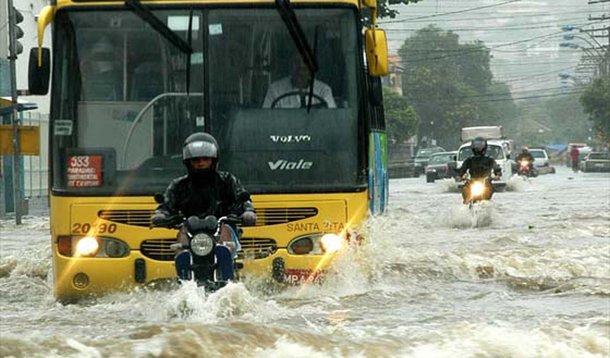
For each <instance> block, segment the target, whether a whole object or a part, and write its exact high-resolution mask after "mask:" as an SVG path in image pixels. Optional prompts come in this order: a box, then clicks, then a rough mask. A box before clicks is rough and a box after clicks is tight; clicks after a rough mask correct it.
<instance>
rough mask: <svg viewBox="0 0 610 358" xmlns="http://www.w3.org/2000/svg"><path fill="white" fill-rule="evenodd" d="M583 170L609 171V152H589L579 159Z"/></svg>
mask: <svg viewBox="0 0 610 358" xmlns="http://www.w3.org/2000/svg"><path fill="white" fill-rule="evenodd" d="M580 170H581V171H583V172H610V153H609V152H590V153H589V154H587V155H586V156H585V157H584V158H583V159H582V160H581V161H580Z"/></svg>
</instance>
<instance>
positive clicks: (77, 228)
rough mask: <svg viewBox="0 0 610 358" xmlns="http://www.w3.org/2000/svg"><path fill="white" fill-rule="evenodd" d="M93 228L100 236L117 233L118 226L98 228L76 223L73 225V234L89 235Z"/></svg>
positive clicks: (101, 225) (106, 225) (109, 225)
mask: <svg viewBox="0 0 610 358" xmlns="http://www.w3.org/2000/svg"><path fill="white" fill-rule="evenodd" d="M91 228H93V231H94V232H96V233H98V234H103V233H106V232H108V233H111V234H113V233H115V232H116V224H100V225H99V226H98V227H96V226H95V225H93V226H91V224H87V223H84V224H81V223H76V224H74V225H72V232H73V233H75V234H88V233H89V232H90V231H91Z"/></svg>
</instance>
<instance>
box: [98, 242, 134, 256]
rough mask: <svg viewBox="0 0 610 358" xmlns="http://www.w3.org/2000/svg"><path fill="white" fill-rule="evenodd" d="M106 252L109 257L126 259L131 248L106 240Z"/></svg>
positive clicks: (122, 243) (121, 243)
mask: <svg viewBox="0 0 610 358" xmlns="http://www.w3.org/2000/svg"><path fill="white" fill-rule="evenodd" d="M104 251H105V252H106V255H108V257H125V256H127V254H128V253H129V246H127V245H126V244H125V243H124V242H121V241H118V240H106V241H105V245H104Z"/></svg>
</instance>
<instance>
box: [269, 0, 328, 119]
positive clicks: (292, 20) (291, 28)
mask: <svg viewBox="0 0 610 358" xmlns="http://www.w3.org/2000/svg"><path fill="white" fill-rule="evenodd" d="M275 7H276V9H277V12H278V13H279V14H280V17H281V18H282V21H284V24H285V25H286V28H287V29H288V32H289V33H290V37H292V41H294V44H295V46H296V47H297V50H298V51H299V54H300V55H301V58H302V59H303V62H304V63H305V65H306V66H307V69H309V74H310V77H311V83H310V85H309V99H308V105H307V111H308V112H309V109H310V108H311V99H312V97H313V84H314V77H315V74H316V72H318V62H317V61H316V56H315V52H314V51H313V50H312V49H311V46H309V43H308V42H307V37H306V36H305V32H303V28H302V27H301V24H300V23H299V20H298V19H297V16H296V14H295V13H294V10H292V7H291V6H290V0H275ZM317 36H318V31H317V28H316V36H315V37H316V40H314V41H315V42H317Z"/></svg>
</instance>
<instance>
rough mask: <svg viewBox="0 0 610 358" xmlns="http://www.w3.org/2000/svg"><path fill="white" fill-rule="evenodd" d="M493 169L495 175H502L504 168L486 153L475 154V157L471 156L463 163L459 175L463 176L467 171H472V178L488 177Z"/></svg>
mask: <svg viewBox="0 0 610 358" xmlns="http://www.w3.org/2000/svg"><path fill="white" fill-rule="evenodd" d="M492 170H493V172H494V175H501V174H502V169H501V168H500V166H499V165H498V163H496V161H495V160H494V159H493V158H491V157H488V156H486V155H480V156H478V155H475V156H474V157H470V158H468V159H466V160H465V161H464V163H462V166H461V167H460V169H459V171H458V174H459V176H463V175H464V174H466V172H467V171H469V172H470V177H471V178H473V179H474V178H485V177H488V176H489V175H490V173H491V171H492Z"/></svg>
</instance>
